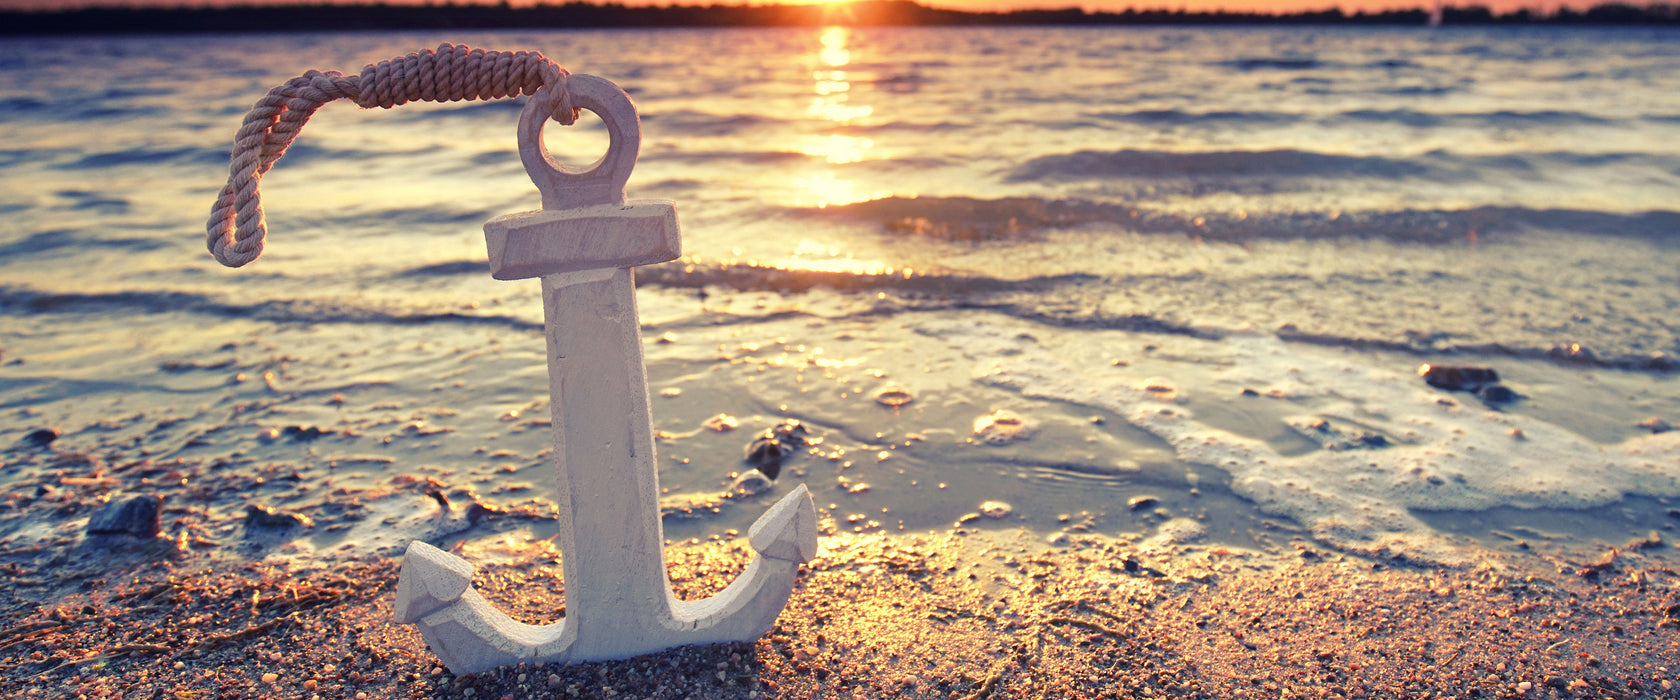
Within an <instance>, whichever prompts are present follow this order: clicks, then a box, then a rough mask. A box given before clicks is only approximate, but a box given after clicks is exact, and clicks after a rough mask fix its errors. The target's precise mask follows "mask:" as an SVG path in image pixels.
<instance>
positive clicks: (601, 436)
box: [394, 75, 817, 675]
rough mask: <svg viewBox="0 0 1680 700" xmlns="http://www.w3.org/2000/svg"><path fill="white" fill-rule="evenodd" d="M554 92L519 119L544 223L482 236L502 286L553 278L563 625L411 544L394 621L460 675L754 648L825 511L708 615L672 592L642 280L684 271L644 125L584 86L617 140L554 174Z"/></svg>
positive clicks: (798, 515)
mask: <svg viewBox="0 0 1680 700" xmlns="http://www.w3.org/2000/svg"><path fill="white" fill-rule="evenodd" d="M547 92H548V89H547V88H544V89H543V90H542V91H539V92H538V93H537V95H535V96H534V97H533V98H532V99H531V101H530V102H529V103H528V104H527V105H526V106H525V111H524V112H523V113H522V114H521V116H520V120H519V155H520V159H521V160H522V161H523V162H524V164H525V170H526V172H528V173H530V175H531V180H532V182H534V183H536V185H537V189H538V190H541V191H542V206H543V208H542V210H541V211H534V212H521V213H518V214H510V215H506V216H501V217H497V218H496V219H493V220H491V221H490V222H488V223H486V224H485V225H484V238H485V243H486V244H487V245H488V247H489V250H490V271H491V275H492V276H494V277H495V278H496V279H500V280H512V279H524V278H529V277H541V278H542V289H543V310H544V325H545V329H546V330H545V333H546V335H547V336H548V373H549V391H550V392H551V394H552V397H553V398H552V402H551V403H552V407H553V408H552V410H553V412H554V421H553V425H554V453H553V454H554V457H553V459H554V462H555V466H556V467H557V472H558V473H557V474H556V477H557V478H556V487H557V492H558V499H557V500H558V503H559V512H560V519H559V525H560V533H559V536H558V537H557V543H558V544H559V546H560V550H561V561H562V567H563V574H564V581H565V587H566V593H565V595H566V613H565V618H564V619H562V620H561V621H559V622H556V623H554V624H549V625H528V624H524V623H521V622H518V621H516V620H514V619H512V618H510V617H508V616H507V615H505V614H503V613H502V612H501V611H499V610H497V609H496V608H495V607H494V606H492V605H491V604H490V603H489V602H488V601H486V600H485V599H484V597H483V596H481V595H479V594H478V592H477V591H475V590H473V589H472V586H471V584H472V575H473V572H474V568H473V566H472V564H470V563H468V562H467V561H466V560H464V559H461V558H460V557H457V556H454V555H452V554H449V553H447V552H444V551H443V550H440V549H438V548H436V547H433V546H431V545H428V544H426V543H424V542H420V541H415V542H413V543H412V544H410V545H409V547H408V552H407V554H406V555H405V556H404V559H403V565H402V574H401V578H400V579H399V581H398V584H397V602H396V608H395V611H394V612H395V614H394V617H395V618H396V621H397V622H400V623H409V624H413V625H415V626H417V627H419V628H420V634H421V636H423V637H425V639H426V642H427V643H428V644H429V645H430V646H431V648H432V650H433V651H434V652H436V653H437V655H438V656H439V657H440V658H441V659H442V660H443V663H444V664H445V665H446V666H448V667H449V670H450V671H452V672H454V673H455V674H457V675H464V674H468V673H476V672H479V671H484V670H488V669H492V668H496V667H498V666H504V665H509V664H517V663H546V662H559V663H571V662H581V661H600V660H607V659H622V658H627V657H631V656H636V655H639V654H645V653H650V652H655V651H659V650H662V649H667V648H670V647H675V646H682V645H688V644H709V643H717V642H731V641H750V640H753V639H756V638H758V637H759V636H761V635H763V634H764V633H765V632H766V631H768V630H769V629H770V626H771V625H772V624H774V623H775V620H776V616H777V615H778V614H780V612H781V609H782V607H783V606H785V605H786V604H787V600H788V596H789V595H790V594H791V593H792V591H793V583H794V576H795V574H796V573H797V571H798V569H799V565H800V564H801V563H803V562H808V561H810V560H811V559H812V557H814V556H815V555H816V551H817V527H816V526H817V519H816V510H815V508H814V507H813V505H812V503H811V494H810V492H809V491H808V490H806V488H805V486H804V485H803V484H802V485H800V486H799V487H797V488H795V489H794V490H793V492H792V493H789V494H788V495H787V496H786V497H784V498H782V499H781V500H780V501H778V502H777V503H776V504H775V505H774V506H772V507H771V508H770V510H769V511H767V512H766V513H765V514H764V515H763V516H762V517H760V518H759V519H758V521H757V522H755V523H753V526H752V528H751V530H749V532H748V541H749V542H750V543H751V545H752V548H753V550H754V551H756V552H757V553H758V556H756V557H754V558H753V560H752V562H751V563H750V564H749V565H748V566H747V569H746V570H745V571H743V572H742V573H741V575H740V576H739V577H737V578H736V579H735V580H734V581H733V582H731V583H730V585H729V587H728V588H726V589H724V590H723V592H721V593H719V594H717V595H715V596H713V597H711V598H707V599H705V600H697V601H682V600H678V599H677V597H676V595H675V594H673V593H672V592H671V581H670V578H669V576H668V574H667V572H666V569H665V547H664V527H663V525H662V524H661V522H660V516H659V474H658V468H657V464H656V462H655V461H654V444H653V423H652V414H651V412H650V411H649V406H648V390H647V373H646V369H645V367H644V366H643V363H642V344H641V328H640V323H639V321H638V319H637V315H636V292H635V281H634V277H633V275H632V272H631V268H632V267H634V266H637V265H647V264H651V263H658V262H666V261H669V260H675V259H677V258H678V257H679V256H680V255H681V252H682V244H681V234H680V232H679V231H678V228H677V215H676V208H675V206H674V204H673V203H672V202H670V201H666V200H635V201H629V202H626V201H625V200H624V184H625V182H626V181H627V180H628V179H629V178H630V171H631V170H632V169H633V168H634V167H635V165H636V156H637V153H638V151H639V150H640V147H641V123H640V119H639V118H638V116H637V114H636V108H635V107H634V106H633V105H631V103H630V98H629V96H628V95H626V94H624V91H623V90H620V89H619V88H618V86H617V85H614V84H613V83H611V82H609V81H606V80H603V79H601V78H597V77H594V76H587V75H579V76H572V77H571V79H570V85H569V90H568V92H569V95H570V97H571V100H572V104H573V105H575V106H577V107H581V108H583V109H588V110H590V111H592V112H594V113H595V114H597V115H599V116H600V117H601V120H602V121H603V122H605V123H606V126H607V131H608V133H609V135H610V137H611V145H610V146H609V147H608V148H607V153H606V155H604V156H602V158H601V160H599V161H597V162H596V163H595V164H594V165H592V166H590V167H588V168H584V169H573V168H568V167H567V166H565V165H562V164H560V163H556V162H555V161H554V159H553V158H551V157H550V156H549V154H548V149H547V148H546V147H545V146H544V145H543V140H542V129H543V126H544V124H545V123H546V122H547V120H548V117H549V115H550V114H551V113H552V112H553V111H554V104H555V102H557V97H556V96H555V95H552V94H548V95H545V93H547Z"/></svg>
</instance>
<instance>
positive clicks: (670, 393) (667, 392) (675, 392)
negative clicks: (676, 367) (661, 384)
mask: <svg viewBox="0 0 1680 700" xmlns="http://www.w3.org/2000/svg"><path fill="white" fill-rule="evenodd" d="M659 395H660V396H663V397H665V398H667V399H672V398H676V397H678V396H682V389H681V388H679V387H674V386H668V387H665V388H664V389H660V390H659Z"/></svg>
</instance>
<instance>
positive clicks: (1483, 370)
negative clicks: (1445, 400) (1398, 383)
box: [1418, 364, 1499, 391]
mask: <svg viewBox="0 0 1680 700" xmlns="http://www.w3.org/2000/svg"><path fill="white" fill-rule="evenodd" d="M1418 376H1420V377H1423V381H1424V382H1426V383H1427V384H1429V385H1430V386H1432V387H1435V388H1437V389H1446V390H1448V391H1475V390H1477V389H1480V388H1482V387H1484V386H1487V385H1489V384H1498V383H1499V373H1498V372H1495V371H1493V369H1492V368H1489V367H1476V366H1472V365H1432V364H1425V365H1423V366H1421V367H1418Z"/></svg>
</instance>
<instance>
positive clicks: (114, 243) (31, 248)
mask: <svg viewBox="0 0 1680 700" xmlns="http://www.w3.org/2000/svg"><path fill="white" fill-rule="evenodd" d="M93 201H96V202H97V201H99V200H93ZM168 245H169V244H167V243H164V242H162V241H157V240H152V239H149V238H106V239H101V238H95V237H92V236H89V235H88V233H87V232H86V231H84V230H81V229H53V230H50V231H39V232H36V233H33V234H30V235H28V236H25V237H23V238H22V239H19V240H17V241H14V242H12V243H7V244H4V245H0V259H10V258H14V257H21V256H25V255H33V254H37V253H47V252H51V251H55V250H61V249H64V248H88V247H98V248H106V249H119V250H132V251H142V250H158V249H161V248H165V247H168Z"/></svg>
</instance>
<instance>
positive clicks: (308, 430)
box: [280, 425, 326, 442]
mask: <svg viewBox="0 0 1680 700" xmlns="http://www.w3.org/2000/svg"><path fill="white" fill-rule="evenodd" d="M325 434H326V431H324V430H322V429H320V428H317V427H315V426H313V425H311V426H308V427H304V426H299V425H288V426H286V427H284V428H281V429H280V435H281V436H283V437H285V438H287V439H290V440H291V441H293V442H314V441H315V438H318V437H321V436H322V435H325Z"/></svg>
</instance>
